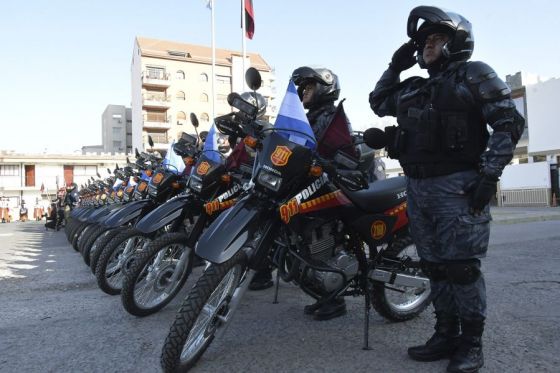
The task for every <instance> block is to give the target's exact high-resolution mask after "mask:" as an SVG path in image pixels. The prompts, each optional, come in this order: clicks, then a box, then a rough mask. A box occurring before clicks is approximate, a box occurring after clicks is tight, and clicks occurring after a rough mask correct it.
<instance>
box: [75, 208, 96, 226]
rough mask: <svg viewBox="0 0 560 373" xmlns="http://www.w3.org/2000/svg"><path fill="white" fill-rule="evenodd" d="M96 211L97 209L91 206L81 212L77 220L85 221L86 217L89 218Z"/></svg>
mask: <svg viewBox="0 0 560 373" xmlns="http://www.w3.org/2000/svg"><path fill="white" fill-rule="evenodd" d="M97 211H99V209H96V208H91V209H89V210H87V211H86V212H85V213H83V214H82V215H80V217H79V218H78V220H79V221H80V222H82V223H85V222H86V221H87V220H88V218H89V217H90V216H91V215H92V214H94V213H96V212H97Z"/></svg>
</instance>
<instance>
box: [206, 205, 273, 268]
mask: <svg viewBox="0 0 560 373" xmlns="http://www.w3.org/2000/svg"><path fill="white" fill-rule="evenodd" d="M262 210H263V207H261V208H259V206H257V205H255V203H254V202H253V201H252V200H251V198H250V196H247V197H245V198H243V199H241V200H240V201H238V202H237V203H236V204H235V205H234V206H233V207H232V208H230V209H229V210H226V211H224V212H223V213H221V214H220V216H218V218H217V219H216V220H214V222H213V223H212V224H211V225H210V226H209V227H208V229H206V231H204V233H203V234H202V235H201V236H200V238H199V239H198V243H197V244H196V247H195V252H196V255H198V256H199V257H201V258H202V259H204V260H207V261H209V262H212V263H216V264H221V263H223V262H225V261H227V260H229V259H231V257H233V255H235V253H237V252H238V251H239V250H241V248H242V247H243V246H244V245H245V243H246V242H247V239H248V238H249V237H250V235H251V234H252V233H253V231H254V230H255V229H256V228H257V226H258V224H259V216H260V215H261V212H262Z"/></svg>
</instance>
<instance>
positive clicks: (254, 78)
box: [245, 67, 262, 91]
mask: <svg viewBox="0 0 560 373" xmlns="http://www.w3.org/2000/svg"><path fill="white" fill-rule="evenodd" d="M245 82H246V83H247V86H249V88H251V89H252V90H253V91H256V90H257V89H259V88H260V87H261V84H262V78H261V74H260V73H259V71H258V70H257V69H255V68H254V67H249V68H248V69H247V71H245Z"/></svg>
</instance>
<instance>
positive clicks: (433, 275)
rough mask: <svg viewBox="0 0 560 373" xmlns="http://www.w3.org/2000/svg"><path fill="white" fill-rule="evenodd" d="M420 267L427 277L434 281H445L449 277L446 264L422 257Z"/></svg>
mask: <svg viewBox="0 0 560 373" xmlns="http://www.w3.org/2000/svg"><path fill="white" fill-rule="evenodd" d="M420 268H421V269H422V272H424V274H425V275H426V277H428V278H429V279H430V280H432V281H443V280H445V279H446V278H447V271H446V267H445V264H442V263H435V262H429V261H427V260H424V259H420Z"/></svg>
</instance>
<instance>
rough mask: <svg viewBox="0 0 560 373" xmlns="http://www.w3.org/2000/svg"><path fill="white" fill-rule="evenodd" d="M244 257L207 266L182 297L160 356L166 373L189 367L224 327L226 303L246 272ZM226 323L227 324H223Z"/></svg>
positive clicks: (241, 255) (237, 256) (184, 369)
mask: <svg viewBox="0 0 560 373" xmlns="http://www.w3.org/2000/svg"><path fill="white" fill-rule="evenodd" d="M246 262H247V257H246V255H245V253H244V252H242V251H240V252H238V253H237V254H235V255H234V256H233V257H232V258H231V259H230V260H228V261H227V262H225V263H222V264H219V265H215V264H212V265H210V266H209V267H208V268H207V269H206V270H205V271H204V273H203V274H202V276H201V277H200V278H199V279H198V281H197V283H196V284H195V286H194V287H193V288H192V289H191V291H190V292H189V294H188V295H187V298H185V300H184V302H183V304H182V305H181V308H180V309H179V312H177V315H176V317H175V321H174V322H173V325H171V329H170V331H169V334H168V335H167V338H166V339H165V343H164V345H163V350H162V353H161V366H162V368H163V370H164V371H165V372H178V371H179V372H183V371H187V370H189V369H190V368H192V367H193V366H194V365H195V364H196V363H197V361H198V360H199V359H200V357H201V356H202V354H203V353H204V351H206V349H207V348H208V346H210V344H211V343H212V341H213V340H214V337H215V334H216V332H217V331H218V330H219V329H220V328H223V327H225V324H224V322H223V320H224V319H226V320H228V319H227V317H228V313H229V308H228V306H229V304H230V302H231V300H232V299H233V298H234V296H235V294H237V293H235V290H236V288H237V286H238V284H239V282H240V280H241V278H242V276H243V274H244V273H245V270H246ZM226 322H227V321H226Z"/></svg>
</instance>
